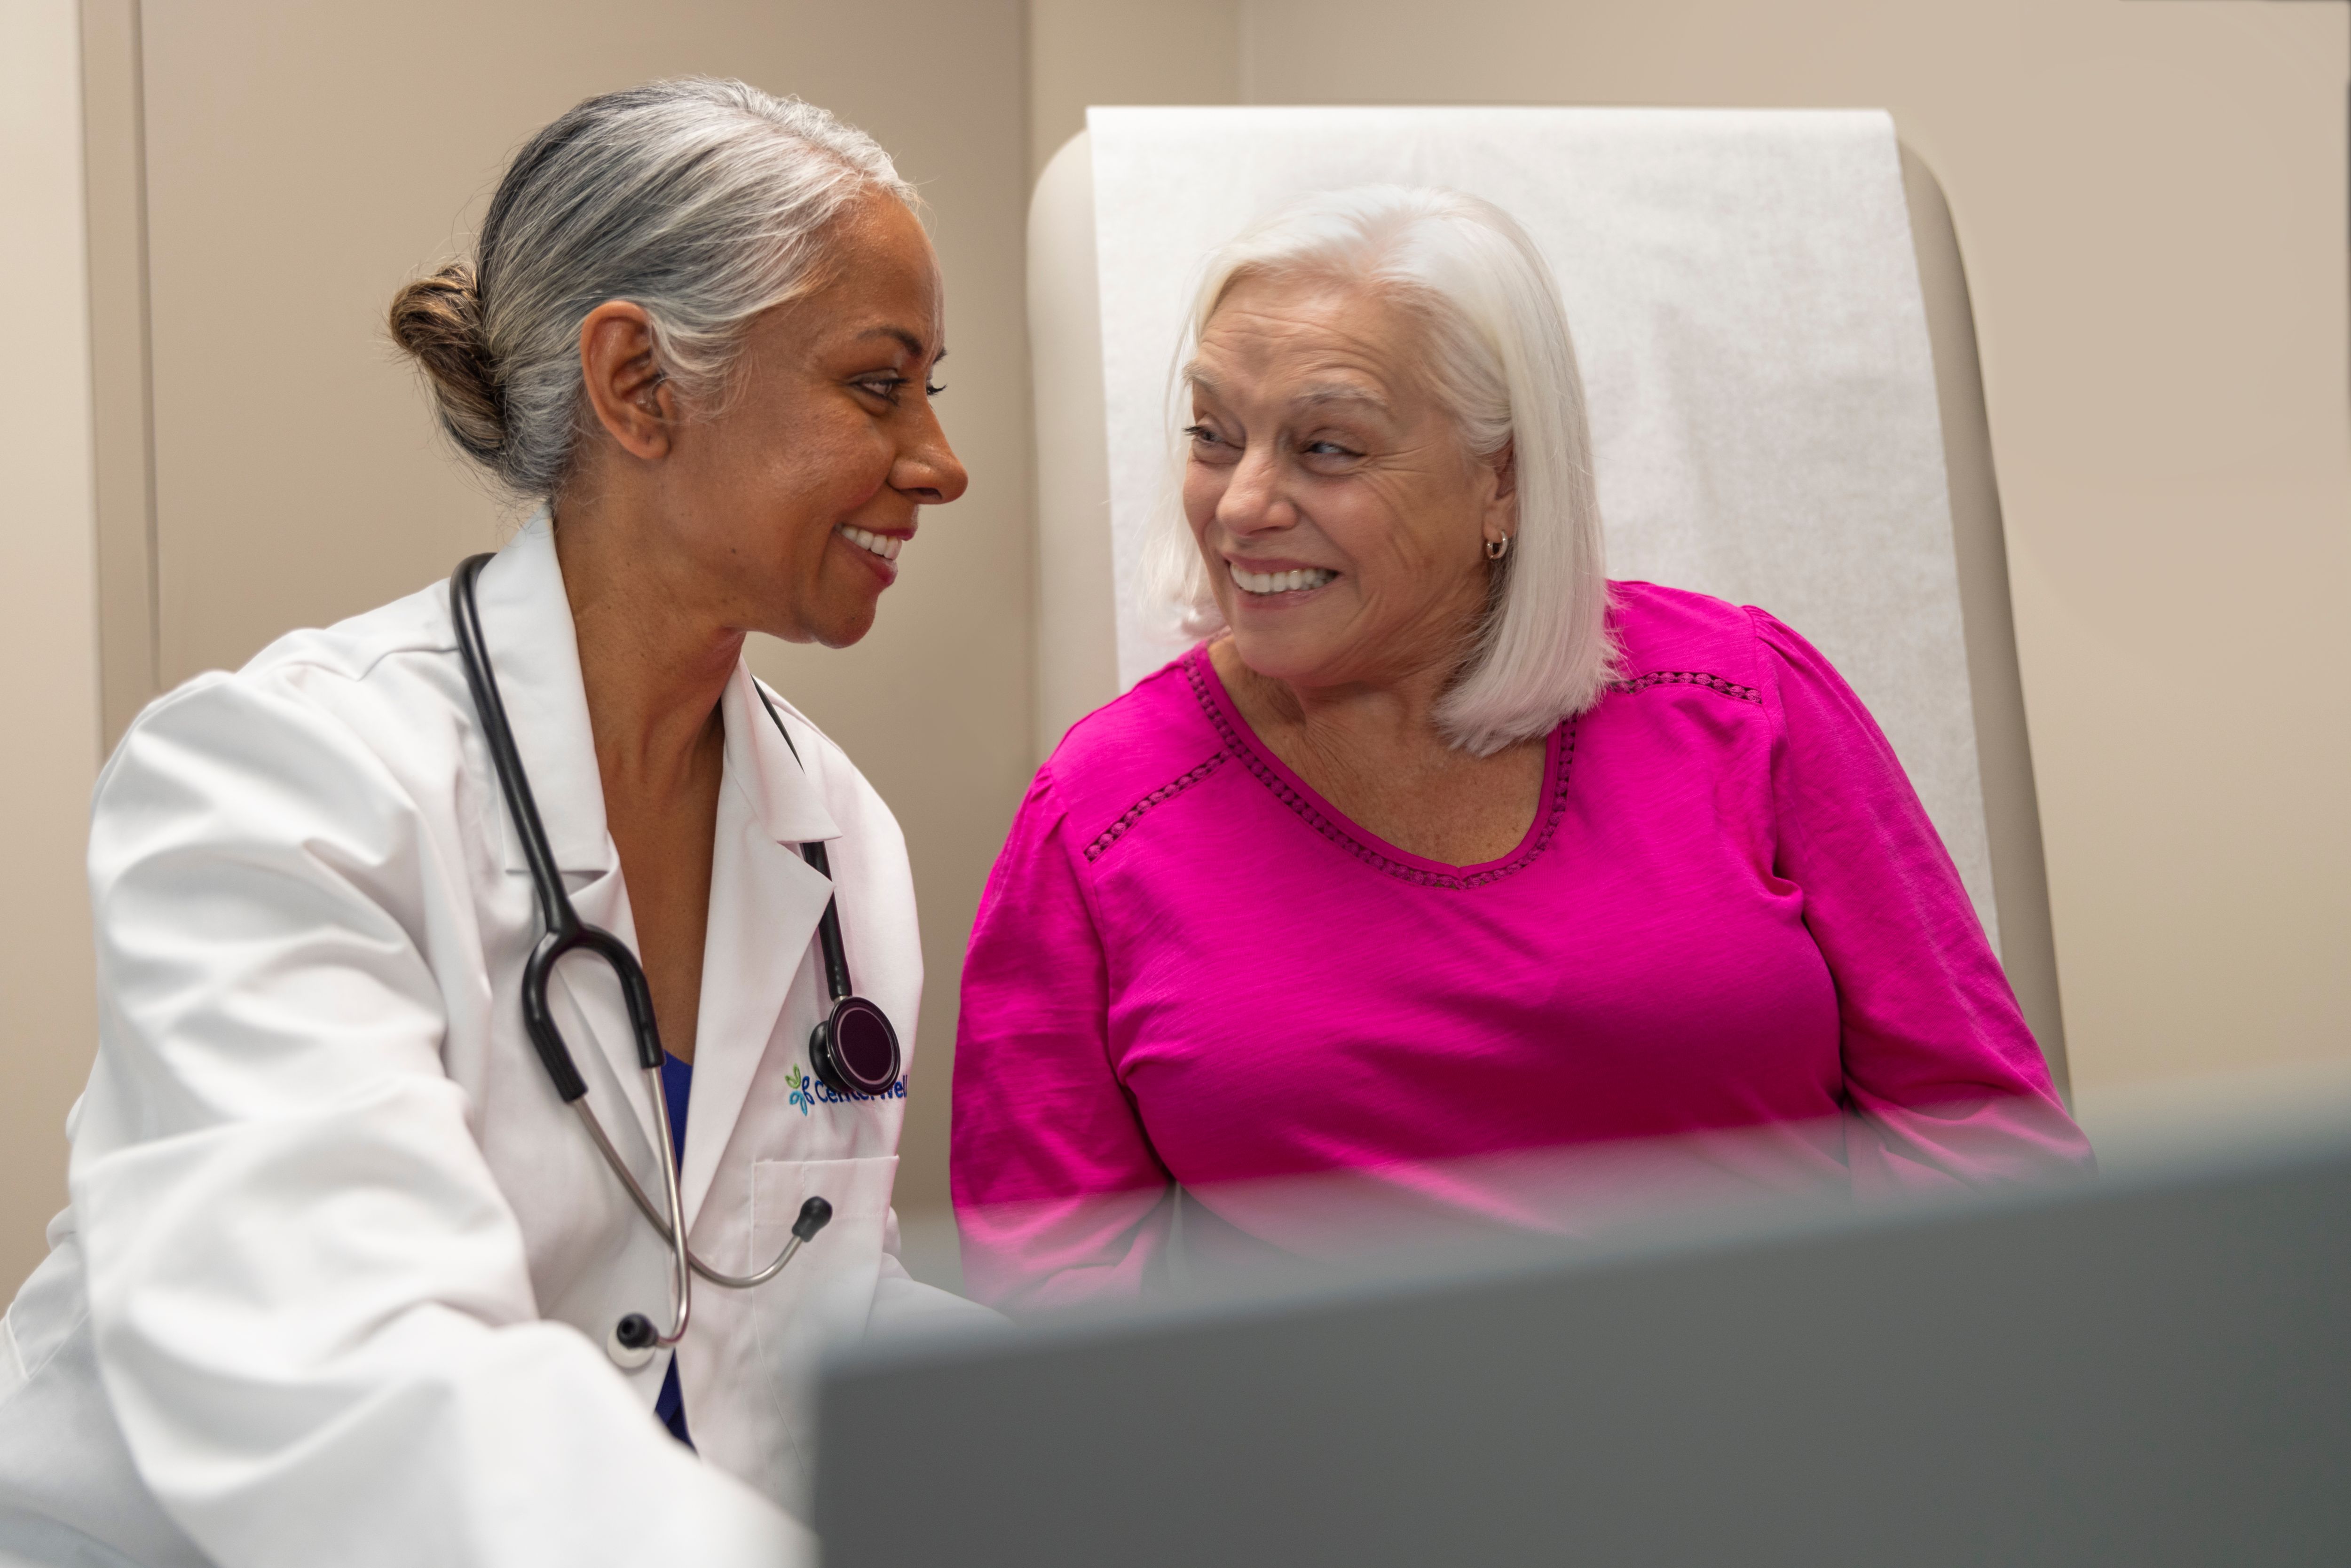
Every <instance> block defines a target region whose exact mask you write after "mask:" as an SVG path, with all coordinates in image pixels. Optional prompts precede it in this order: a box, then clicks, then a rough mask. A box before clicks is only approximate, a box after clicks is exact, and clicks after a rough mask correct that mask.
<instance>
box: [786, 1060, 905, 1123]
mask: <svg viewBox="0 0 2351 1568" xmlns="http://www.w3.org/2000/svg"><path fill="white" fill-rule="evenodd" d="M784 1083H785V1085H786V1086H787V1087H789V1089H790V1090H791V1103H793V1104H795V1105H797V1106H799V1108H800V1114H801V1115H803V1116H805V1115H807V1114H808V1113H809V1107H810V1106H811V1105H848V1104H852V1103H860V1102H869V1103H870V1102H872V1101H875V1100H904V1098H905V1097H906V1075H905V1074H904V1073H903V1072H902V1073H900V1074H898V1082H895V1083H893V1084H892V1085H890V1087H889V1089H888V1090H887V1092H883V1093H880V1094H853V1093H852V1094H843V1093H842V1092H841V1091H840V1090H838V1089H835V1088H833V1087H832V1086H831V1084H828V1083H825V1082H821V1081H820V1080H819V1079H818V1078H817V1076H816V1075H815V1074H814V1073H812V1072H804V1071H801V1070H800V1064H799V1062H797V1061H795V1062H793V1063H792V1070H791V1071H789V1072H787V1073H785V1074H784Z"/></svg>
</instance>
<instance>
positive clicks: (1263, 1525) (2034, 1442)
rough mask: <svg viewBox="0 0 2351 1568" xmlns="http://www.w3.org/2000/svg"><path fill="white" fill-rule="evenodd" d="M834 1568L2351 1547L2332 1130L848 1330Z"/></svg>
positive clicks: (2139, 1555)
mask: <svg viewBox="0 0 2351 1568" xmlns="http://www.w3.org/2000/svg"><path fill="white" fill-rule="evenodd" d="M814 1508H815V1520H816V1524H817V1527H818V1529H819V1531H820V1533H821V1535H822V1536H823V1538H824V1542H825V1561H826V1563H827V1565H828V1568H883V1565H885V1564H886V1565H888V1568H916V1565H918V1564H929V1563H941V1564H946V1563H955V1564H964V1565H968V1568H993V1565H996V1564H1004V1565H1007V1568H1010V1565H1013V1564H1018V1565H1019V1568H1059V1565H1062V1564H1068V1565H1071V1568H1077V1565H1081V1564H1082V1565H1085V1568H1103V1565H1107V1564H1119V1565H1122V1568H1155V1565H1158V1564H1168V1565H1171V1568H1172V1565H1175V1564H1183V1565H1186V1568H1199V1565H1206V1564H1249V1563H1265V1564H1281V1565H1283V1568H1306V1565H1310V1564H1322V1563H1330V1564H1344V1565H1346V1568H1384V1565H1385V1564H1392V1563H1393V1564H1407V1563H1409V1564H1416V1565H1426V1564H1434V1563H1479V1564H1511V1563H1544V1564H1558V1563H1595V1564H1597V1563H1609V1564H1614V1563H1642V1564H1678V1563H1691V1564H1698V1563H1704V1564H1779V1563H1790V1564H1794V1563H1802V1564H1807V1565H1827V1564H1843V1563H1854V1564H1869V1565H1871V1568H1889V1565H1907V1568H1929V1565H1935V1564H1944V1563H1949V1564H1960V1563H1966V1564H2036V1563H2052V1564H2055V1563H2064V1564H2091V1563H2098V1564H2104V1563H2116V1564H2132V1565H2134V1568H2144V1565H2150V1564H2171V1563H2180V1564H2187V1563H2197V1564H2208V1563H2209V1564H2218V1563H2227V1564H2231V1565H2236V1564H2249V1563H2262V1564H2267V1563H2313V1564H2315V1563H2333V1564H2341V1563H2351V1145H2346V1144H2344V1143H2343V1142H2341V1141H2336V1140H2324V1139H2323V1140H2319V1141H2317V1142H2314V1143H2305V1144H2303V1145H2298V1146H2297V1147H2295V1148H2294V1149H2291V1150H2283V1151H2273V1152H2270V1153H2264V1154H2249V1155H2248V1154H2241V1155H2237V1156H2234V1157H2230V1158H2218V1159H2216V1158H2206V1159H2204V1160H2202V1161H2200V1162H2199V1163H2198V1164H2196V1165H2195V1166H2192V1167H2191V1168H2170V1169H2159V1170H2155V1171H2148V1172H2142V1173H2140V1174H2138V1175H2137V1176H2132V1177H2129V1178H2125V1179H2113V1178H2109V1179H2106V1180H2104V1181H2100V1182H2097V1183H2093V1184H2089V1185H2085V1186H2078V1187H2075V1188H2072V1189H2067V1190H2060V1191H2053V1192H2048V1193H2043V1194H2039V1195H2035V1196H2029V1197H2017V1196H2011V1197H2005V1198H1999V1199H1984V1200H1978V1201H1969V1202H1960V1203H1954V1204H1944V1205H1937V1206H1933V1207H1928V1208H1927V1209H1924V1210H1918V1211H1910V1212H1904V1213H1899V1214H1889V1213H1886V1212H1876V1213H1861V1212H1846V1213H1844V1214H1841V1215H1823V1214H1822V1213H1820V1212H1818V1211H1808V1212H1805V1213H1802V1214H1800V1215H1793V1216H1788V1217H1782V1218H1778V1219H1774V1220H1771V1221H1761V1222H1759V1221H1757V1220H1755V1219H1754V1218H1753V1217H1752V1216H1750V1217H1748V1218H1747V1219H1746V1220H1745V1221H1743V1222H1742V1224H1741V1226H1740V1228H1738V1231H1737V1233H1734V1234H1725V1233H1722V1232H1720V1231H1717V1232H1716V1233H1714V1234H1711V1235H1698V1236H1690V1235H1685V1236H1684V1237H1683V1238H1682V1239H1679V1240H1676V1239H1656V1238H1651V1239H1647V1240H1646V1241H1636V1242H1633V1243H1627V1244H1624V1245H1619V1246H1615V1247H1614V1248H1612V1249H1608V1250H1606V1251H1605V1252H1604V1253H1600V1254H1597V1255H1592V1254H1587V1255H1583V1256H1578V1257H1564V1256H1562V1257H1552V1258H1548V1259H1534V1258H1529V1257H1525V1256H1520V1257H1516V1258H1514V1259H1512V1260H1510V1261H1508V1262H1506V1263H1500V1264H1492V1265H1489V1266H1485V1267H1470V1268H1467V1269H1450V1270H1447V1271H1444V1272H1442V1273H1441V1274H1440V1275H1439V1276H1438V1277H1435V1278H1427V1277H1419V1278H1416V1277H1409V1276H1406V1277H1395V1276H1394V1275H1391V1276H1389V1277H1386V1278H1384V1279H1382V1280H1379V1281H1369V1282H1364V1281H1358V1282H1356V1283H1354V1284H1352V1285H1349V1286H1346V1287H1343V1288H1309V1289H1305V1290H1302V1291H1301V1290H1297V1289H1290V1290H1285V1291H1274V1292H1271V1293H1270V1295H1269V1297H1268V1298H1267V1299H1263V1300H1255V1301H1252V1300H1249V1299H1246V1295H1245V1293H1244V1299H1239V1300H1234V1299H1230V1298H1228V1299H1223V1300H1219V1301H1213V1302H1209V1303H1206V1304H1201V1305H1197V1306H1194V1307H1190V1308H1178V1309H1173V1310H1167V1309H1163V1310H1160V1311H1157V1312H1144V1313H1141V1314H1138V1315H1136V1316H1134V1317H1133V1318H1130V1319H1123V1320H1122V1319H1094V1320H1086V1321H1067V1322H1056V1323H1046V1324H1026V1325H1023V1326H1022V1327H1020V1328H1019V1329H1018V1330H1014V1331H1008V1332H1006V1333H1000V1334H998V1335H995V1336H981V1337H979V1338H974V1339H958V1340H934V1341H929V1342H921V1343H902V1344H897V1345H868V1346H866V1347H862V1348H861V1349H858V1350H854V1351H852V1352H848V1353H845V1354H841V1355H840V1356H838V1357H836V1358H835V1359H834V1360H833V1361H832V1362H831V1364H830V1365H829V1367H828V1369H827V1371H826V1373H825V1375H824V1379H823V1384H822V1388H821V1393H820V1450H819V1455H818V1460H817V1480H816V1491H815V1504H814Z"/></svg>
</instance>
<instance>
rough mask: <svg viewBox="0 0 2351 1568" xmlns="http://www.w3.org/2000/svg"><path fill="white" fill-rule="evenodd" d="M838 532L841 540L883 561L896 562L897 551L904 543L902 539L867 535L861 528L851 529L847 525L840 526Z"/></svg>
mask: <svg viewBox="0 0 2351 1568" xmlns="http://www.w3.org/2000/svg"><path fill="white" fill-rule="evenodd" d="M839 532H840V534H841V538H845V539H847V540H848V541H849V542H850V543H851V544H853V545H855V546H856V547H857V548H858V549H862V550H871V551H872V552H873V553H874V554H875V555H878V556H880V557H881V558H882V559H883V560H896V559H898V551H899V549H901V548H902V547H903V546H904V544H905V542H906V541H905V540H904V539H894V538H891V537H890V536H889V535H887V534H869V533H867V532H866V531H865V530H864V529H863V528H851V527H850V526H849V525H848V524H847V523H843V524H841V528H840V530H839Z"/></svg>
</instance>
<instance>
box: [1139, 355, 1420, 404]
mask: <svg viewBox="0 0 2351 1568" xmlns="http://www.w3.org/2000/svg"><path fill="white" fill-rule="evenodd" d="M1184 376H1185V379H1186V381H1188V382H1190V383H1191V384H1192V385H1193V386H1195V387H1196V388H1197V389H1199V390H1200V391H1201V392H1206V393H1207V394H1208V395H1209V396H1210V397H1212V398H1219V399H1221V398H1223V397H1224V396H1225V389H1224V388H1223V387H1221V386H1219V385H1217V380H1216V378H1215V377H1214V376H1211V375H1208V374H1207V373H1206V372H1204V371H1201V370H1200V369H1199V367H1198V366H1196V365H1186V366H1185V367H1184ZM1332 403H1354V404H1357V405H1358V406H1360V407H1364V408H1368V409H1371V410H1373V411H1374V413H1384V414H1391V415H1392V414H1393V413H1395V410H1394V409H1392V408H1391V407H1390V406H1389V404H1388V401H1387V400H1386V399H1385V398H1384V397H1382V396H1380V395H1379V394H1378V393H1377V392H1370V391H1367V390H1366V389H1364V388H1363V387H1359V386H1353V385H1351V384H1350V383H1348V382H1315V383H1314V384H1312V385H1311V386H1309V387H1307V388H1306V389H1305V390H1304V391H1303V392H1300V393H1299V394H1298V395H1297V396H1296V397H1294V398H1292V399H1291V400H1290V406H1292V407H1293V408H1323V407H1327V406H1329V405H1330V404H1332Z"/></svg>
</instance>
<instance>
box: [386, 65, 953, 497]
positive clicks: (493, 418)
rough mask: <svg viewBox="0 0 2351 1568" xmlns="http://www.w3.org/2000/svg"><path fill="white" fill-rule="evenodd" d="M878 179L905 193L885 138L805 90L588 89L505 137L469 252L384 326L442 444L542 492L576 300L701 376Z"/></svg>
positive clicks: (558, 461) (561, 420) (684, 385)
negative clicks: (586, 95)
mask: <svg viewBox="0 0 2351 1568" xmlns="http://www.w3.org/2000/svg"><path fill="white" fill-rule="evenodd" d="M877 192H878V193H887V194H889V195H891V196H893V197H895V198H897V199H898V200H899V201H902V202H904V203H905V204H907V205H908V206H910V207H911V206H913V205H914V201H915V197H914V187H913V186H911V185H909V184H908V183H906V182H905V181H904V180H902V179H900V178H899V176H898V172H897V170H896V168H895V167H893V165H892V163H891V162H890V157H889V154H887V153H886V152H883V151H882V149H881V148H880V147H879V146H877V145H876V144H875V143H874V141H873V140H872V138H871V137H869V136H867V135H866V134H865V133H864V132H862V131H857V130H855V129H853V128H852V127H850V126H847V125H843V124H842V123H841V121H839V120H835V119H834V118H833V117H832V116H831V115H830V114H828V113H826V112H825V111H824V110H821V109H819V108H817V107H816V106H815V105H814V104H810V103H803V102H801V101H800V100H799V99H795V98H780V99H779V98H775V97H771V96H770V95H768V94H767V93H764V92H762V91H760V90H759V89H757V88H755V87H750V86H747V85H746V84H744V83H742V82H739V81H717V80H713V79H710V78H685V79H682V80H677V81H662V82H649V83H647V84H645V85H644V86H643V87H635V88H630V89H627V90H625V91H622V92H614V93H606V94H604V95H603V96H601V97H600V98H591V99H588V100H587V101H586V102H584V103H582V104H580V105H579V106H578V107H577V108H575V109H573V110H570V111H569V113H567V114H565V115H564V116H563V117H562V118H561V119H559V120H556V121H555V122H554V123H553V124H551V125H549V127H547V129H546V130H544V131H540V132H539V133H538V135H537V136H534V137H532V138H531V140H530V142H529V144H528V145H527V146H526V147H524V148H523V150H522V151H521V152H519V153H517V155H516V157H515V160H514V162H513V163H512V165H510V166H509V167H508V168H507V173H506V178H505V179H504V180H502V181H500V182H499V184H498V190H497V194H496V196H495V197H493V198H492V200H491V202H490V210H489V213H488V214H487V215H486V217H484V219H483V220H482V230H481V235H480V236H479V238H478V240H477V241H476V242H475V248H474V256H472V257H471V258H469V259H464V260H459V261H455V262H452V263H450V264H449V265H448V266H446V267H442V268H441V269H440V270H439V271H438V272H435V273H434V274H433V275H431V276H430V277H420V278H418V279H416V280H415V281H414V282H413V283H410V284H409V285H408V286H407V287H403V288H402V290H401V291H400V293H399V295H398V296H397V297H396V298H394V299H393V300H392V319H391V327H392V338H393V340H394V341H396V342H398V343H399V344H400V346H401V347H402V348H403V349H405V350H407V351H408V352H409V353H410V354H411V355H413V357H414V358H415V360H416V361H417V364H418V366H419V367H420V368H421V369H422V370H423V372H424V374H425V377H426V379H427V381H428V382H429V383H430V384H431V387H432V390H433V394H434V402H435V403H436V405H437V408H438V412H439V413H440V416H441V424H442V427H443V428H444V430H445V431H447V433H448V434H449V436H450V438H451V439H452V440H453V441H455V443H456V444H457V446H458V448H459V450H461V451H463V452H464V453H465V455H467V456H469V457H471V458H473V459H474V460H475V462H477V463H480V464H482V465H484V466H485V467H486V468H487V469H489V470H490V472H491V473H492V474H493V475H495V476H496V477H497V479H498V480H499V481H500V482H501V483H502V484H504V485H505V486H507V488H509V489H511V490H513V491H515V492H517V494H520V495H523V496H528V497H550V496H553V495H554V494H555V493H556V491H557V490H558V489H559V487H560V486H561V485H562V483H563V479H564V476H565V474H566V473H567V471H568V470H569V467H570V464H571V455H572V451H573V447H574V444H575V441H576V437H577V434H578V433H579V431H580V428H581V425H580V420H581V403H582V398H583V391H584V389H583V385H582V382H581V377H580V345H579V339H580V322H581V321H583V320H585V319H587V316H588V313H589V312H590V310H593V309H594V308H596V307H597V306H599V305H601V304H603V303H604V302H605V301H607V300H611V299H626V300H631V301H633V302H634V303H636V304H637V305H639V306H641V307H643V309H644V311H645V314H646V315H647V316H648V317H649V318H651V319H652V322H653V352H654V355H655V357H656V359H657V361H659V364H660V367H661V369H662V370H663V371H664V372H665V373H666V374H667V375H668V377H669V379H670V381H671V382H673V383H674V384H675V385H676V386H677V388H678V390H679V392H681V393H683V394H684V395H685V396H687V397H695V396H700V395H706V394H710V393H713V392H716V391H717V390H718V389H719V388H720V387H721V386H722V385H723V383H724V382H725V380H726V375H727V373H728V371H731V370H732V369H733V366H734V361H735V359H736V356H737V352H738V351H739V349H740V346H741V341H742V336H743V333H744V331H745V329H747V327H748V326H749V325H750V322H751V320H752V319H753V318H754V317H756V316H758V315H759V314H760V313H761V312H762V311H765V310H768V309H770V308H774V307H776V306H778V305H781V304H785V303H787V302H789V301H790V300H792V299H795V298H799V297H800V296H801V295H804V294H806V293H808V292H810V290H811V289H813V288H815V287H819V286H820V284H821V282H822V263H823V261H824V258H825V255H826V247H827V243H828V240H829V237H830V236H829V230H830V229H831V225H832V223H833V221H834V220H835V219H836V218H837V217H839V216H840V215H841V213H842V212H843V211H844V209H846V208H848V207H849V206H851V205H852V204H854V203H855V202H856V201H857V200H858V198H860V197H861V196H863V195H866V194H868V193H877Z"/></svg>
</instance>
